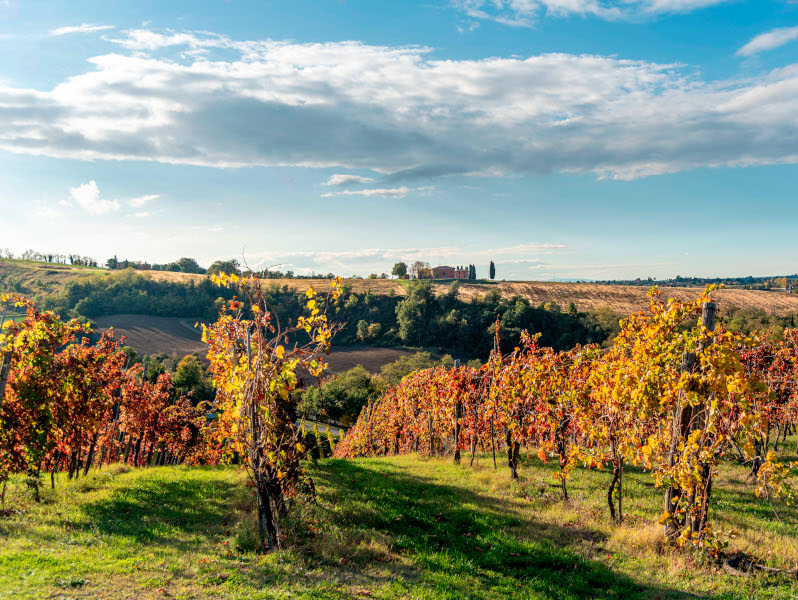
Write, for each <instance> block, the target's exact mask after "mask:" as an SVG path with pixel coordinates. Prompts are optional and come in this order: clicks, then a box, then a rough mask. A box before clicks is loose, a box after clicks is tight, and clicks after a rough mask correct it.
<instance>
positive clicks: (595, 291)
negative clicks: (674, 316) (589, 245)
mask: <svg viewBox="0 0 798 600" xmlns="http://www.w3.org/2000/svg"><path fill="white" fill-rule="evenodd" d="M490 289H496V290H498V292H499V293H500V294H501V295H502V296H504V297H512V296H515V295H519V296H523V297H524V298H527V299H528V300H529V301H530V302H531V303H532V304H540V303H541V302H556V303H557V304H559V305H560V306H562V307H563V308H565V307H566V306H568V303H569V302H573V303H574V304H576V307H577V308H578V309H579V310H595V309H598V308H604V307H608V308H610V309H611V310H612V311H614V312H617V313H621V314H631V313H633V312H636V311H639V310H646V309H647V308H648V306H649V298H648V297H647V294H648V291H649V288H648V287H646V286H633V285H596V284H593V283H549V282H507V283H501V282H499V283H495V284H481V285H480V284H465V285H462V286H460V297H461V298H463V299H465V300H470V299H471V298H473V297H474V296H479V295H482V294H484V293H485V292H486V291H487V290H490ZM661 290H662V295H663V297H665V298H678V299H679V300H692V299H695V298H696V297H697V296H698V295H699V294H700V293H701V291H702V288H675V287H666V288H661ZM715 299H716V300H717V302H718V306H719V308H720V309H721V310H723V308H724V307H728V306H739V307H744V306H748V307H753V308H761V309H762V310H764V311H766V312H768V313H773V314H784V313H788V312H798V294H787V293H785V292H764V291H758V290H739V289H722V290H717V291H716V292H715Z"/></svg>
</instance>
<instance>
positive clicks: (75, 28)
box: [50, 23, 114, 36]
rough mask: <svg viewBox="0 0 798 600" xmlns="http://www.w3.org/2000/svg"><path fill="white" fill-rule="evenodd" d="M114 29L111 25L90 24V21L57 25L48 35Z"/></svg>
mask: <svg viewBox="0 0 798 600" xmlns="http://www.w3.org/2000/svg"><path fill="white" fill-rule="evenodd" d="M108 29H114V26H113V25H92V24H91V23H83V24H81V25H71V26H68V27H59V28H58V29H53V30H52V31H50V35H52V36H59V35H68V34H70V33H95V32H97V31H106V30H108Z"/></svg>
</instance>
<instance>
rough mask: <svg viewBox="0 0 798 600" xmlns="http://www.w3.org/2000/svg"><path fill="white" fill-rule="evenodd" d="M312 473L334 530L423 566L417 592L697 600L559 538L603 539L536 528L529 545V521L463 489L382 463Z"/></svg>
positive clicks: (327, 466) (345, 464) (331, 466)
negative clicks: (373, 535) (357, 532)
mask: <svg viewBox="0 0 798 600" xmlns="http://www.w3.org/2000/svg"><path fill="white" fill-rule="evenodd" d="M314 476H315V478H316V480H317V482H318V483H319V489H320V490H321V491H320V499H321V500H322V505H327V506H331V509H330V510H328V511H327V514H326V516H325V518H327V519H329V520H330V521H331V524H335V525H337V526H339V527H341V528H343V529H352V528H356V529H370V530H374V531H376V532H379V533H380V534H382V535H384V536H387V538H388V539H389V540H390V544H391V550H392V551H393V552H394V553H398V554H401V555H405V556H406V557H407V558H408V559H409V560H410V561H412V563H414V564H415V565H416V567H417V568H419V569H420V571H421V575H420V579H419V581H418V582H416V583H414V584H413V586H412V589H413V590H414V592H419V591H420V590H419V586H421V587H423V588H427V590H428V592H430V594H429V595H430V596H432V597H436V598H494V597H505V598H506V597H523V598H552V599H553V598H688V597H691V596H689V595H688V594H684V593H681V592H679V591H676V590H671V589H667V588H659V587H655V586H654V587H652V586H649V585H641V584H639V583H637V582H635V581H633V580H631V579H629V578H627V577H625V576H623V575H620V574H617V573H615V572H613V571H612V570H611V569H610V568H609V567H607V566H606V565H603V564H601V563H599V562H596V561H591V560H586V559H584V558H582V557H580V556H578V555H576V554H574V553H573V552H571V551H569V550H568V549H567V548H566V547H565V546H564V545H562V544H559V545H558V544H557V543H556V542H555V541H554V539H557V538H559V539H561V540H563V539H568V538H570V539H573V537H575V536H580V535H581V536H591V535H594V534H596V532H588V531H585V532H579V531H575V528H568V531H567V532H565V531H560V532H553V531H551V529H552V528H551V526H550V525H548V526H547V527H543V524H542V523H541V524H535V523H532V524H531V526H532V528H533V531H534V528H535V527H539V528H540V529H539V531H540V532H541V535H540V536H536V535H534V533H533V536H532V537H533V539H526V540H524V539H523V537H527V538H529V537H530V536H529V529H528V527H529V524H528V523H526V522H524V521H522V519H520V517H519V515H518V513H516V512H514V511H513V510H512V509H509V508H508V507H507V506H505V505H496V504H495V500H494V499H492V498H490V497H488V496H482V495H480V494H479V493H476V492H474V491H472V490H469V489H467V488H465V487H460V486H456V485H445V484H441V483H440V482H439V481H438V482H436V481H433V480H431V479H429V478H425V477H421V476H417V475H413V474H409V473H407V472H405V471H403V470H402V469H400V468H399V467H396V466H394V465H391V464H390V463H387V462H379V461H344V460H330V461H326V462H325V463H324V464H323V465H322V466H321V467H320V468H319V470H318V471H317V472H316V473H315V475H314ZM522 526H523V527H526V528H527V529H526V530H525V531H526V534H525V535H522V533H521V529H522ZM514 530H515V531H514ZM544 530H547V531H546V533H544ZM419 597H425V595H420V596H419Z"/></svg>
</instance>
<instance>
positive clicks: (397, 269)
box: [391, 262, 407, 279]
mask: <svg viewBox="0 0 798 600" xmlns="http://www.w3.org/2000/svg"><path fill="white" fill-rule="evenodd" d="M391 275H394V276H395V277H398V278H399V279H402V278H403V277H404V276H405V275H407V263H404V262H398V263H396V264H395V265H394V266H393V270H392V271H391Z"/></svg>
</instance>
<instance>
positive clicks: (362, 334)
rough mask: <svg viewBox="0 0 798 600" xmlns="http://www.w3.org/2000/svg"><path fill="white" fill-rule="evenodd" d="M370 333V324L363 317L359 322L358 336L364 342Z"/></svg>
mask: <svg viewBox="0 0 798 600" xmlns="http://www.w3.org/2000/svg"><path fill="white" fill-rule="evenodd" d="M368 335H369V324H368V323H366V322H365V321H364V320H362V319H361V320H360V321H358V323H357V337H358V339H359V340H360V341H361V342H363V341H365V340H366V338H367V337H368Z"/></svg>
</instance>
